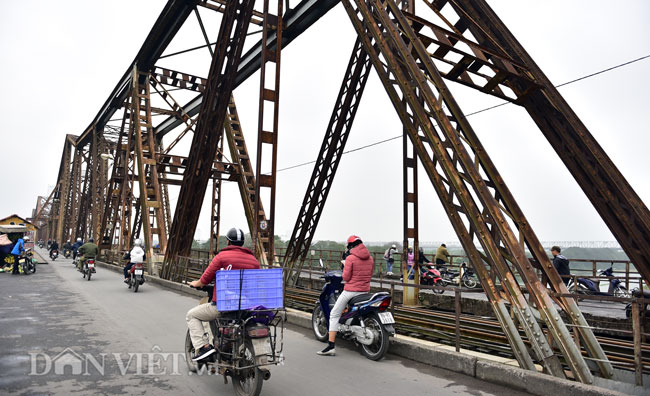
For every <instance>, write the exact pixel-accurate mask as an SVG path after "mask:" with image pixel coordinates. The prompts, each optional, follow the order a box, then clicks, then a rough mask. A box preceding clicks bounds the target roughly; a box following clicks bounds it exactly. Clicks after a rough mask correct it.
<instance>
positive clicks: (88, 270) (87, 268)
mask: <svg viewBox="0 0 650 396" xmlns="http://www.w3.org/2000/svg"><path fill="white" fill-rule="evenodd" d="M96 272H97V271H96V270H95V259H92V258H89V259H86V260H84V262H83V265H82V267H81V273H82V274H83V277H84V278H86V277H88V278H87V280H90V277H91V276H92V274H94V273H96Z"/></svg>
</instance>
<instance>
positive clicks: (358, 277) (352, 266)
mask: <svg viewBox="0 0 650 396" xmlns="http://www.w3.org/2000/svg"><path fill="white" fill-rule="evenodd" d="M374 269H375V261H374V260H373V259H372V257H370V252H369V251H368V249H367V248H366V247H365V246H364V245H363V244H362V245H359V246H356V247H354V248H352V250H350V255H349V256H348V257H347V258H346V259H345V268H344V269H343V280H344V281H345V287H344V288H343V290H347V291H354V292H369V291H370V278H371V277H372V273H373V271H374Z"/></svg>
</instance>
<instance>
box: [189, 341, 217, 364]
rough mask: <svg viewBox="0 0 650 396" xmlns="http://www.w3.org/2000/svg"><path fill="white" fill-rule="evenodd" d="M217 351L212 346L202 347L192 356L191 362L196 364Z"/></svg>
mask: <svg viewBox="0 0 650 396" xmlns="http://www.w3.org/2000/svg"><path fill="white" fill-rule="evenodd" d="M216 351H217V350H216V349H214V347H213V346H212V345H208V346H203V347H201V348H200V349H199V350H198V351H196V352H195V353H194V355H192V361H194V362H198V361H199V360H203V359H205V358H207V357H208V356H210V355H212V354H213V353H215V352H216Z"/></svg>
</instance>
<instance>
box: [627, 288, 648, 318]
mask: <svg viewBox="0 0 650 396" xmlns="http://www.w3.org/2000/svg"><path fill="white" fill-rule="evenodd" d="M632 297H635V298H643V299H646V300H650V291H647V290H644V291H643V293H641V290H639V289H634V290H632ZM644 313H645V317H646V318H648V317H650V311H649V310H648V304H643V306H642V307H641V309H640V310H639V314H641V315H643V314H644ZM625 316H626V317H627V318H631V317H632V303H629V304H627V305H626V306H625Z"/></svg>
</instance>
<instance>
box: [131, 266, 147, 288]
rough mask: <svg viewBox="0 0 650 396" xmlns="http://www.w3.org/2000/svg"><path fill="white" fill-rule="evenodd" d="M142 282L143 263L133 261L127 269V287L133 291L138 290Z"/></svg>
mask: <svg viewBox="0 0 650 396" xmlns="http://www.w3.org/2000/svg"><path fill="white" fill-rule="evenodd" d="M143 283H144V264H143V263H135V264H133V267H131V269H130V270H129V283H128V285H129V289H133V293H137V292H138V288H139V287H140V285H142V284H143Z"/></svg>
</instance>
